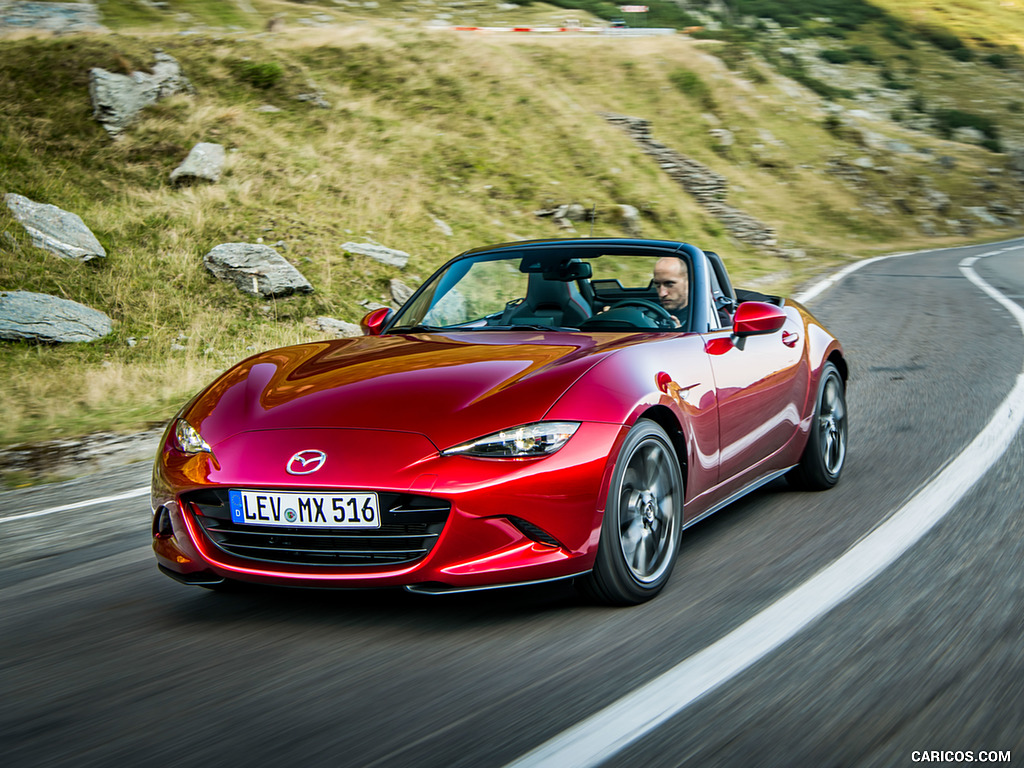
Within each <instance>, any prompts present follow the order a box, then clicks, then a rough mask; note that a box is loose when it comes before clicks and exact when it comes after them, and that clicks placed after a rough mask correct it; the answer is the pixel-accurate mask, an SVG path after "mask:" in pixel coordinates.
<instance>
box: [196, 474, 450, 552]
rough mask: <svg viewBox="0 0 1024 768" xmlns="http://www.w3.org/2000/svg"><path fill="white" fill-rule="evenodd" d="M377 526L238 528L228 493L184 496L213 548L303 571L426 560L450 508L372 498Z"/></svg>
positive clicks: (399, 497)
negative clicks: (377, 513) (378, 517)
mask: <svg viewBox="0 0 1024 768" xmlns="http://www.w3.org/2000/svg"><path fill="white" fill-rule="evenodd" d="M377 498H378V500H379V503H380V507H381V510H380V511H381V527H380V528H376V529H368V530H331V529H325V530H316V529H313V530H311V529H309V528H296V527H292V526H280V527H279V526H274V527H266V526H251V525H239V524H237V523H234V522H232V520H231V505H230V503H229V501H228V489H227V488H216V489H208V490H203V491H195V492H193V493H188V494H185V495H184V496H183V497H182V501H184V502H186V505H187V506H189V507H191V512H192V514H193V518H194V519H195V521H196V522H197V523H199V526H200V527H201V528H202V530H203V532H204V533H205V534H206V537H207V539H208V540H209V541H210V543H212V544H213V545H214V546H215V547H217V548H218V549H220V550H222V551H223V552H226V553H228V554H229V555H232V556H234V557H239V558H243V559H245V560H251V561H253V562H258V563H266V564H278V565H307V566H323V567H331V566H351V565H354V566H360V565H363V566H374V565H377V566H379V565H401V564H405V563H412V562H415V561H417V560H421V559H422V558H424V557H426V556H427V554H428V553H429V552H430V550H431V549H433V547H434V544H435V543H436V542H437V537H438V536H440V535H441V530H442V529H443V528H444V524H445V522H446V521H447V520H448V514H449V512H451V504H449V503H448V502H446V501H443V500H441V499H435V498H431V497H429V496H414V495H412V494H399V493H380V492H378V493H377Z"/></svg>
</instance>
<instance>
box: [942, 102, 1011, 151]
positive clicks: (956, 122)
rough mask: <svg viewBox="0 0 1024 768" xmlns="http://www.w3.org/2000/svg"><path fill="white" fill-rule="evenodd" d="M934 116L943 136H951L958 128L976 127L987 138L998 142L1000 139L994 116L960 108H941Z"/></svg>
mask: <svg viewBox="0 0 1024 768" xmlns="http://www.w3.org/2000/svg"><path fill="white" fill-rule="evenodd" d="M933 118H934V120H935V129H936V130H937V131H938V132H939V134H940V135H941V136H942V137H943V138H946V139H948V138H950V137H951V136H952V135H953V131H955V130H956V129H957V128H974V129H976V130H979V131H981V132H982V133H983V134H985V137H986V139H987V140H989V141H992V142H997V143H998V141H999V126H997V125H996V124H995V121H994V120H992V118H990V117H986V116H985V115H976V114H974V113H973V112H964V111H963V110H960V109H940V110H938V111H937V112H936V113H935V114H934V115H933ZM986 146H987V145H986ZM993 151H998V150H993Z"/></svg>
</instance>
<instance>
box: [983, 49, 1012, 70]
mask: <svg viewBox="0 0 1024 768" xmlns="http://www.w3.org/2000/svg"><path fill="white" fill-rule="evenodd" d="M985 63H986V64H988V65H989V66H990V67H995V68H996V69H1009V68H1010V60H1009V59H1008V58H1007V57H1006V56H1005V55H1003V54H1001V53H990V54H989V55H988V56H986V57H985Z"/></svg>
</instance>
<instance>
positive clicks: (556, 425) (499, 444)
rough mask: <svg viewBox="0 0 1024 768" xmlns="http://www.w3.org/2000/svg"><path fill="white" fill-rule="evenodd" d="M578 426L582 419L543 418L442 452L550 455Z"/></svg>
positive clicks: (493, 457) (495, 457) (483, 455)
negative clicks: (579, 420) (556, 419)
mask: <svg viewBox="0 0 1024 768" xmlns="http://www.w3.org/2000/svg"><path fill="white" fill-rule="evenodd" d="M579 426H580V425H579V422H576V421H541V422H537V423H536V424H524V425H523V426H521V427H513V428H512V429H504V430H502V431H501V432H495V433H494V434H493V435H487V436H486V437H480V438H477V439H476V440H471V441H469V442H468V443H462V444H461V445H456V446H455V447H454V448H449V449H448V450H446V451H441V455H442V456H452V455H462V456H481V457H484V458H492V459H503V458H527V457H530V456H547V455H549V454H552V453H554V452H555V451H557V450H558V449H559V448H561V447H562V446H563V445H565V444H566V443H567V442H568V441H569V438H570V437H572V436H573V434H574V433H575V432H576V430H577V429H579Z"/></svg>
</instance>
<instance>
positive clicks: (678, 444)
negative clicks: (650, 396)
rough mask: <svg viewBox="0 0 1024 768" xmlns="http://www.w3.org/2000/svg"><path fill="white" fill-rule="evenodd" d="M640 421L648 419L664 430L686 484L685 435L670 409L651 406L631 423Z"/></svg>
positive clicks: (661, 406)
mask: <svg viewBox="0 0 1024 768" xmlns="http://www.w3.org/2000/svg"><path fill="white" fill-rule="evenodd" d="M640 419H650V420H651V421H653V422H654V423H656V424H657V425H658V426H659V427H661V428H662V429H664V430H665V434H667V435H668V437H669V440H671V441H672V447H673V448H675V451H676V460H677V461H678V462H679V469H680V470H681V471H682V473H683V483H684V484H685V483H686V482H687V464H688V461H687V456H688V455H689V454H688V453H687V447H686V434H685V433H684V432H683V425H682V424H680V423H679V419H678V418H677V417H676V415H675V414H674V413H673V412H672V409H671V408H669V407H667V406H664V405H652V406H651V407H650V408H648V409H646V410H645V411H643V412H641V413H640V414H639V415H638V416H637V418H636V419H635V420H634V422H633V423H634V424H635V423H636V422H637V421H639V420H640ZM630 426H632V424H631V425H630Z"/></svg>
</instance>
